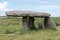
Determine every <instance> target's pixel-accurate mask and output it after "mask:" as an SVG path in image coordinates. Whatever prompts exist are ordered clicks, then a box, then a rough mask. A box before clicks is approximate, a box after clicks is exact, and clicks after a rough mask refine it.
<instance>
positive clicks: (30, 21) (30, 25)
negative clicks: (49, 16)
mask: <svg viewBox="0 0 60 40" xmlns="http://www.w3.org/2000/svg"><path fill="white" fill-rule="evenodd" d="M28 26H29V29H34V28H35V27H34V17H29V22H28Z"/></svg>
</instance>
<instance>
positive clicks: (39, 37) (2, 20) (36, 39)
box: [0, 17, 60, 40]
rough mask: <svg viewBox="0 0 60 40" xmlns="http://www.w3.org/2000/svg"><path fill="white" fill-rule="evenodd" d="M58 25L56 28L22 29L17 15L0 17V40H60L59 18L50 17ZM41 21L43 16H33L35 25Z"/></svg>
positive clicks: (37, 25)
mask: <svg viewBox="0 0 60 40" xmlns="http://www.w3.org/2000/svg"><path fill="white" fill-rule="evenodd" d="M52 19H53V20H54V21H55V22H56V23H57V25H58V23H59V25H58V26H57V27H56V29H57V30H51V29H35V30H27V31H22V30H21V28H22V19H21V18H19V17H16V18H15V17H14V18H6V17H0V40H60V18H57V17H55V18H52ZM41 23H43V18H35V26H36V28H38V27H39V24H41Z"/></svg>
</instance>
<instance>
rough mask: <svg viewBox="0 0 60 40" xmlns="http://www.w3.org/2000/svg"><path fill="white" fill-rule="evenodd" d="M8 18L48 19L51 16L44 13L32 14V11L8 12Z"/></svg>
mask: <svg viewBox="0 0 60 40" xmlns="http://www.w3.org/2000/svg"><path fill="white" fill-rule="evenodd" d="M6 15H7V16H21V17H22V16H30V17H46V16H50V14H49V13H44V12H32V11H7V12H6Z"/></svg>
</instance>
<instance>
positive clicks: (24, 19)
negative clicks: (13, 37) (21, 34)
mask: <svg viewBox="0 0 60 40" xmlns="http://www.w3.org/2000/svg"><path fill="white" fill-rule="evenodd" d="M22 25H23V30H27V29H28V18H27V17H26V16H25V17H23V18H22Z"/></svg>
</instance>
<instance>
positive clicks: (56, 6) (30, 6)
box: [0, 0, 60, 16]
mask: <svg viewBox="0 0 60 40" xmlns="http://www.w3.org/2000/svg"><path fill="white" fill-rule="evenodd" d="M9 10H20V11H23V10H24V11H36V12H47V13H50V14H51V15H52V16H60V0H0V16H3V15H5V12H6V11H9Z"/></svg>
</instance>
